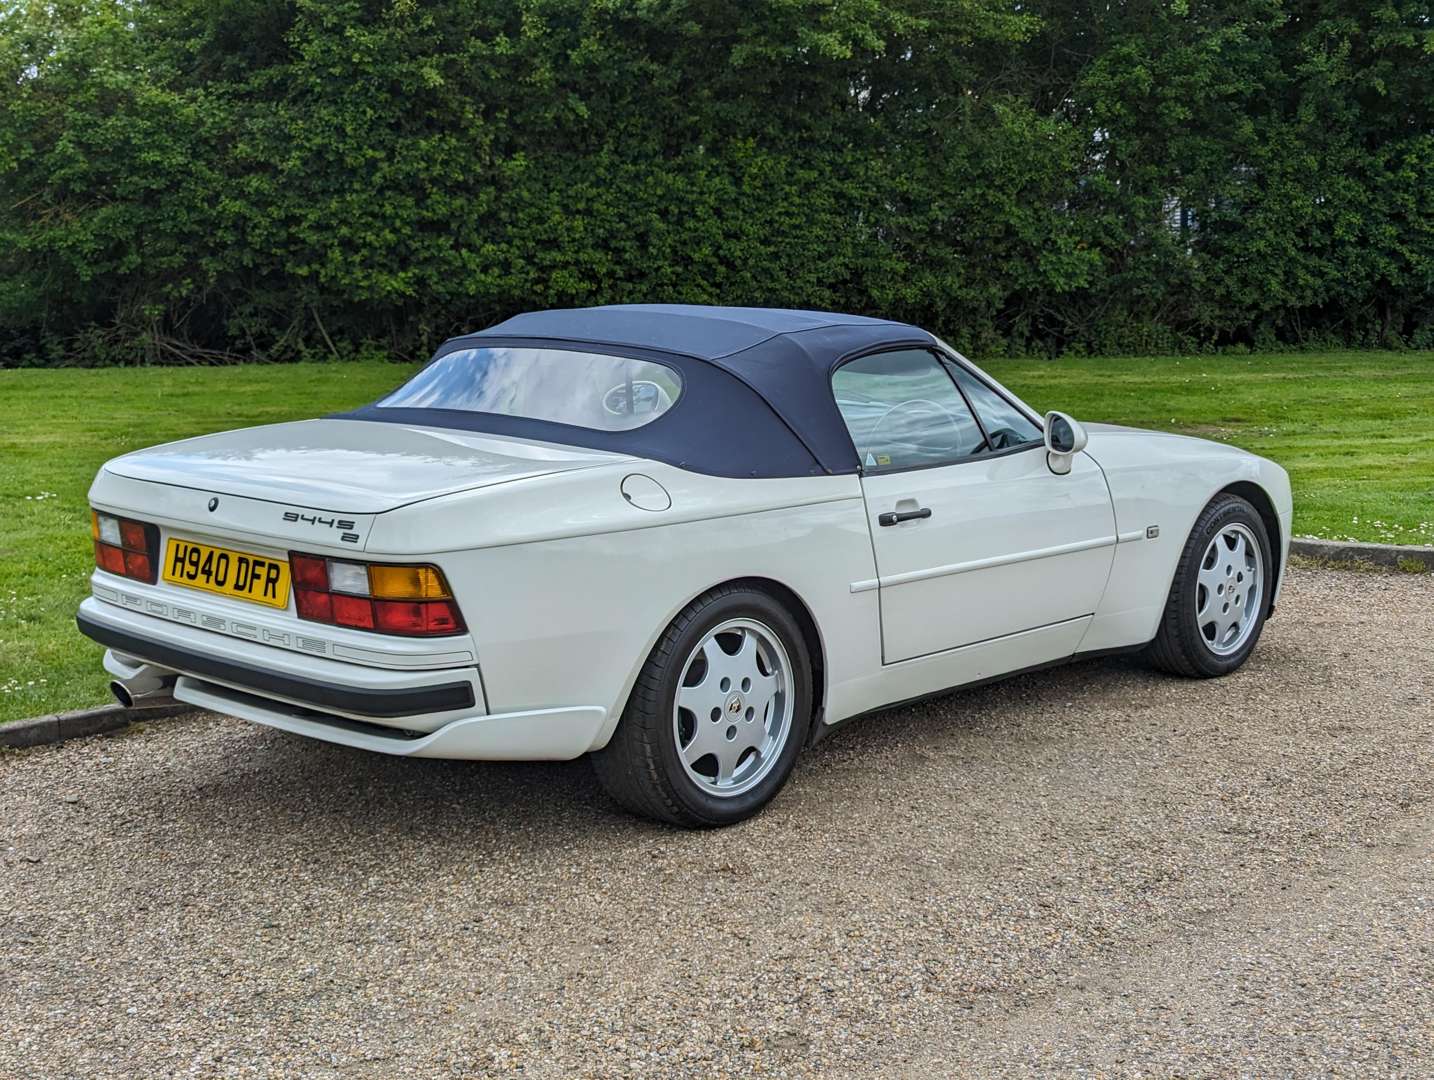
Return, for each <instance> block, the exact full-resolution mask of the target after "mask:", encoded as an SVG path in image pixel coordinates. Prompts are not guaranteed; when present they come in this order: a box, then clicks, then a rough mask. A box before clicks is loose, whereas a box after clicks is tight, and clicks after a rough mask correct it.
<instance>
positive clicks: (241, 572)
mask: <svg viewBox="0 0 1434 1080" xmlns="http://www.w3.org/2000/svg"><path fill="white" fill-rule="evenodd" d="M161 576H162V577H163V578H164V580H165V581H168V582H172V583H173V584H175V585H187V586H188V587H189V588H191V589H204V590H205V591H206V592H212V593H220V594H221V595H223V596H232V597H235V598H236V599H239V600H251V601H253V602H254V603H256V604H268V605H269V606H270V607H276V608H281V607H288V606H289V564H288V563H287V562H285V561H281V560H279V559H270V558H268V557H267V556H264V555H250V554H249V553H248V552H247V551H231V550H230V549H229V548H219V547H210V546H209V545H208V544H196V543H195V542H194V541H192V540H176V539H174V538H172V537H171V538H170V541H169V544H168V546H167V547H166V548H165V551H164V569H163V573H162V574H161Z"/></svg>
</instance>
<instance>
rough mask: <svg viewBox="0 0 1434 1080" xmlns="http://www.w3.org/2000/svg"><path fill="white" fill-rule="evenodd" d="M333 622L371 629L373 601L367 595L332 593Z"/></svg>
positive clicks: (361, 628) (360, 628) (357, 628)
mask: <svg viewBox="0 0 1434 1080" xmlns="http://www.w3.org/2000/svg"><path fill="white" fill-rule="evenodd" d="M332 598H333V604H334V622H336V623H338V624H339V625H340V626H352V627H353V628H354V629H355V630H372V629H373V601H372V600H370V599H369V598H368V597H367V596H344V595H343V594H342V593H333V594H332Z"/></svg>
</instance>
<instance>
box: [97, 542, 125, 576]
mask: <svg viewBox="0 0 1434 1080" xmlns="http://www.w3.org/2000/svg"><path fill="white" fill-rule="evenodd" d="M95 565H96V566H98V567H99V568H100V569H101V570H104V571H105V572H107V573H110V574H118V575H119V576H120V577H124V552H123V551H121V550H120V549H119V548H117V547H110V545H109V544H101V543H100V542H99V541H98V540H96V541H95Z"/></svg>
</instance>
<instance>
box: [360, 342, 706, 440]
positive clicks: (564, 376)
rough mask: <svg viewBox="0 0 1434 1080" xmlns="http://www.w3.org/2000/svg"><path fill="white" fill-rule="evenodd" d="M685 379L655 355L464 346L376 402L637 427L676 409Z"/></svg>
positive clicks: (592, 426) (623, 428)
mask: <svg viewBox="0 0 1434 1080" xmlns="http://www.w3.org/2000/svg"><path fill="white" fill-rule="evenodd" d="M681 393H682V379H681V377H680V376H679V375H678V374H677V372H676V371H674V370H673V369H672V368H670V367H667V366H666V365H665V364H657V363H653V362H652V361H650V360H634V359H632V358H631V357H627V356H605V355H603V354H601V353H586V352H574V351H571V350H568V349H532V348H482V349H461V350H459V351H458V352H451V353H449V354H448V355H447V356H444V357H440V358H439V359H437V360H435V361H434V362H433V363H431V364H429V365H428V366H427V367H426V368H424V369H423V370H422V371H420V372H419V373H418V374H417V375H415V376H414V377H413V378H411V379H409V380H408V382H406V383H404V384H403V385H402V386H400V387H399V388H398V389H397V390H395V391H394V392H393V393H391V394H389V395H388V397H386V398H384V399H383V400H382V401H380V402H378V407H379V408H383V409H397V408H404V409H455V410H458V411H460V412H479V413H495V414H497V415H499V416H518V417H523V418H525V419H528V420H548V421H551V422H552V423H555V424H571V425H573V426H575V427H584V428H590V429H591V430H594V431H631V430H632V429H633V428H639V427H642V425H644V424H648V423H651V422H652V421H653V420H656V419H657V418H658V417H659V416H661V415H662V414H663V413H665V412H666V411H667V410H668V409H670V408H672V406H673V404H674V403H675V402H676V401H677V399H678V397H679V396H680V395H681Z"/></svg>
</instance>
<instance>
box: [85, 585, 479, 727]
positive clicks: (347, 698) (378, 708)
mask: <svg viewBox="0 0 1434 1080" xmlns="http://www.w3.org/2000/svg"><path fill="white" fill-rule="evenodd" d="M143 618H145V616H143V615H140V616H134V615H129V614H128V613H126V612H124V611H122V610H121V609H119V608H114V609H113V610H112V611H105V610H104V607H103V606H102V604H101V603H100V602H99V601H96V600H93V599H91V600H86V601H85V602H84V603H83V604H81V605H80V610H79V614H77V615H76V616H75V623H76V624H77V625H78V626H79V628H80V633H82V634H84V635H85V636H86V637H87V638H90V639H91V640H93V641H98V642H99V643H100V644H101V645H105V646H107V647H108V648H110V649H113V650H114V651H115V652H118V653H122V654H123V655H125V656H133V657H136V658H139V659H142V660H145V661H147V662H148V663H150V664H151V665H153V666H154V667H159V668H165V669H168V670H172V671H176V672H181V673H183V674H186V675H196V676H199V677H201V678H205V679H213V680H217V681H219V682H221V683H225V684H228V685H231V686H236V687H242V688H244V689H245V690H249V691H251V692H253V693H255V694H259V695H262V696H266V697H267V696H270V695H273V696H274V697H278V698H281V699H283V700H286V701H290V702H293V703H295V704H299V705H303V706H307V707H309V708H313V709H318V710H321V711H325V712H334V713H339V714H342V715H347V716H354V717H363V718H366V719H367V718H372V719H375V720H392V719H398V718H403V717H414V716H422V715H426V714H429V713H442V712H454V711H465V712H472V711H473V709H474V707H475V706H476V705H477V704H478V701H477V698H476V697H475V695H474V687H473V683H472V681H471V679H468V678H464V679H461V680H454V681H445V682H438V683H428V684H425V685H420V686H385V685H377V684H378V683H379V682H381V681H383V680H380V679H376V678H374V677H372V675H370V677H369V679H368V680H367V681H366V683H365V684H363V685H357V684H355V683H354V682H353V681H351V680H352V678H353V675H350V674H349V673H345V677H344V678H343V679H342V681H340V680H336V679H333V678H331V677H329V678H326V677H325V676H324V675H323V674H317V673H313V674H311V673H307V672H304V673H300V672H297V671H285V670H283V669H280V668H277V667H275V666H274V665H273V661H269V662H266V663H263V664H259V663H256V662H254V661H253V660H250V659H247V658H245V657H243V656H240V655H234V654H235V652H236V651H237V650H236V649H235V647H234V644H235V643H230V642H228V641H225V640H224V639H221V638H219V637H218V635H206V634H205V632H204V631H195V630H189V631H181V634H182V635H183V637H185V638H188V639H189V640H188V641H180V640H176V638H175V633H174V629H172V628H171V627H169V626H166V625H156V626H154V627H145V626H143V625H142V624H141V625H139V626H136V625H135V624H136V622H137V620H138V619H143ZM150 621H151V622H155V620H150ZM205 637H213V638H215V639H216V640H215V641H214V642H213V643H210V644H209V646H208V647H207V648H206V647H203V646H198V647H197V646H196V645H195V644H190V642H191V641H196V639H198V640H200V641H202V639H203V638H205ZM258 648H263V646H258ZM220 649H223V651H222V652H221V651H220ZM270 651H271V652H272V651H273V650H270ZM266 659H267V658H266ZM310 663H311V664H313V663H314V662H310ZM327 666H330V667H338V666H340V665H336V664H333V662H332V661H329V662H327ZM344 666H346V667H347V666H349V665H344ZM357 670H358V669H355V673H357ZM381 674H385V673H382V672H378V671H374V672H373V675H381ZM441 674H446V675H447V676H448V677H449V678H450V679H451V676H452V673H451V672H449V673H441Z"/></svg>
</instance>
